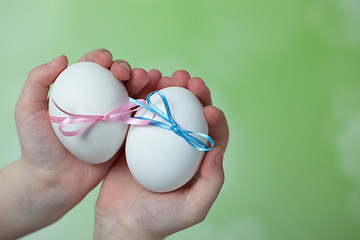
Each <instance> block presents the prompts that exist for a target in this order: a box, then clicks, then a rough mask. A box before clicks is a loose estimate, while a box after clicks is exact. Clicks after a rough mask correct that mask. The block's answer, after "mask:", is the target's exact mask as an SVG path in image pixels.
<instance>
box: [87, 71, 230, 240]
mask: <svg viewBox="0 0 360 240" xmlns="http://www.w3.org/2000/svg"><path fill="white" fill-rule="evenodd" d="M148 75H149V82H148V83H145V82H144V83H143V85H144V88H143V90H141V91H140V92H139V93H138V95H137V96H138V97H142V98H144V97H146V95H147V94H148V93H149V92H151V91H153V90H159V89H162V88H165V87H169V86H180V87H184V88H187V89H189V90H190V91H192V92H193V93H194V94H195V95H196V96H197V97H198V98H199V100H200V101H201V102H202V104H203V105H204V106H205V107H204V109H203V111H204V115H205V118H206V120H207V122H208V124H209V133H210V136H211V137H212V138H213V139H214V142H215V147H214V148H213V149H212V150H211V151H209V152H207V153H206V155H205V157H204V160H203V163H202V165H201V167H200V169H199V172H198V173H197V174H196V176H195V177H194V179H192V181H190V182H189V183H188V184H187V185H186V186H184V187H182V188H180V189H178V190H176V191H173V192H170V193H161V194H160V193H153V192H150V191H148V190H146V189H144V188H143V187H142V186H140V185H139V184H138V183H137V182H136V181H135V179H134V178H133V177H132V175H131V173H130V171H129V169H128V167H127V164H126V159H125V154H124V153H121V155H120V157H119V160H118V161H117V162H116V163H115V165H114V167H113V168H111V170H110V171H109V173H108V174H107V176H106V177H105V180H104V182H103V184H102V186H101V190H100V193H99V197H98V201H97V204H96V209H95V229H94V239H134V240H135V239H163V238H165V237H166V236H168V235H171V234H173V233H175V232H177V231H180V230H182V229H185V228H187V227H190V226H192V225H194V224H197V223H199V222H201V221H202V220H204V219H205V217H206V215H207V213H208V212H209V210H210V208H211V206H212V204H213V203H214V201H215V199H216V197H217V196H218V194H219V192H220V190H221V187H222V185H223V183H224V170H223V165H222V161H223V153H224V151H225V149H226V146H227V143H228V136H229V132H228V125H227V122H226V118H225V116H224V114H223V113H222V112H221V111H220V110H219V109H217V108H215V107H213V106H211V97H210V91H209V89H208V88H207V87H206V85H205V83H204V81H203V80H202V79H200V78H197V77H194V78H191V77H190V75H189V73H188V72H186V71H182V70H181V71H176V72H174V74H173V75H172V77H171V78H169V77H163V78H162V77H161V73H160V72H159V71H157V70H150V71H149V74H148ZM114 189H116V191H114Z"/></svg>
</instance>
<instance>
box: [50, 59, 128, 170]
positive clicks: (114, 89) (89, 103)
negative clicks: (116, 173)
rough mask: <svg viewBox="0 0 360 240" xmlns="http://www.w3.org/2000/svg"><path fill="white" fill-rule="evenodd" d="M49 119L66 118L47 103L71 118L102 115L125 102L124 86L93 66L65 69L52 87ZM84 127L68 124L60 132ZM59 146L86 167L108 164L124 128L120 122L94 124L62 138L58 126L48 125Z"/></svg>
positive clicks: (123, 132)
mask: <svg viewBox="0 0 360 240" xmlns="http://www.w3.org/2000/svg"><path fill="white" fill-rule="evenodd" d="M49 98H50V101H49V115H50V116H56V117H64V116H65V117H66V116H67V115H66V114H64V113H63V112H61V111H60V110H59V109H58V108H57V107H56V106H55V105H54V103H53V102H52V101H51V100H52V99H53V100H54V101H55V102H56V104H58V106H60V107H61V108H62V109H64V110H66V111H67V112H70V113H73V114H83V115H91V114H94V115H97V114H106V113H108V112H110V111H111V110H114V109H115V108H117V107H119V106H120V105H122V104H124V103H126V102H128V99H129V96H128V93H127V91H126V88H125V87H124V85H123V84H122V83H121V82H120V81H119V80H117V79H116V78H115V77H114V76H113V75H112V73H111V71H110V70H108V69H106V68H103V67H101V66H100V65H98V64H96V63H93V62H80V63H76V64H73V65H71V66H70V67H68V68H66V69H65V70H64V71H63V72H62V73H61V74H60V75H59V76H58V78H57V79H56V81H55V83H54V84H53V86H52V89H51V93H50V96H49ZM85 125H86V124H85V123H76V124H68V125H67V126H66V128H65V129H64V130H66V131H75V130H78V129H80V128H81V127H83V126H85ZM52 127H53V129H54V131H55V134H56V135H57V137H58V138H59V140H60V142H61V143H62V144H63V145H64V146H65V148H66V149H68V150H69V151H70V152H71V153H72V154H73V155H75V156H76V157H78V158H79V159H81V160H83V161H85V162H88V163H93V164H96V163H102V162H105V161H107V160H109V159H110V158H111V157H112V156H114V154H115V153H116V152H117V151H118V150H119V148H120V147H121V145H122V143H123V141H124V139H125V135H126V132H127V129H128V125H127V124H125V123H121V122H105V121H103V122H98V123H95V124H94V125H93V126H91V127H90V128H88V129H87V130H86V131H85V132H83V133H80V134H79V135H76V136H70V137H69V136H64V135H63V134H62V133H61V132H60V131H59V123H52Z"/></svg>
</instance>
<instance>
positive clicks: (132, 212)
mask: <svg viewBox="0 0 360 240" xmlns="http://www.w3.org/2000/svg"><path fill="white" fill-rule="evenodd" d="M79 61H92V62H95V63H98V64H99V65H101V66H103V67H105V68H108V69H110V70H111V71H112V73H113V75H114V76H115V77H116V78H117V79H118V80H119V81H123V83H124V85H125V86H126V88H127V90H128V92H129V95H130V96H131V97H133V98H144V97H145V96H146V95H147V93H149V92H150V91H153V90H155V89H161V88H163V87H166V86H170V85H172V86H184V87H187V88H188V89H189V90H191V91H192V92H193V93H194V94H195V95H196V96H197V97H198V98H199V99H200V101H201V102H202V103H203V104H204V106H206V107H205V108H204V114H205V117H206V119H207V121H208V123H209V130H210V136H211V137H212V138H213V139H214V140H215V148H214V149H213V150H211V151H209V152H208V153H207V154H206V156H205V158H204V161H203V164H202V166H201V168H200V170H199V173H198V174H197V176H196V178H194V179H193V180H192V181H191V182H190V183H189V184H188V185H187V186H186V187H183V188H182V189H180V190H178V191H175V192H172V193H168V194H162V195H159V194H153V193H151V192H148V191H146V190H145V189H143V188H142V187H140V186H139V185H138V184H137V183H136V182H135V181H134V179H133V178H132V176H131V175H130V174H129V171H128V169H127V166H126V161H125V159H124V153H123V150H122V149H121V150H120V151H119V152H118V153H117V154H116V155H115V156H114V157H113V158H112V159H111V160H109V161H107V162H105V163H103V164H97V165H92V164H87V163H85V162H82V161H81V160H79V159H77V158H76V157H74V156H73V155H72V154H71V153H69V152H68V151H67V150H66V149H65V148H64V147H63V146H62V144H61V143H60V142H59V140H58V139H57V137H56V135H55V134H54V132H53V130H52V127H51V124H50V122H49V118H48V104H47V94H48V91H49V87H50V85H51V84H52V83H53V82H54V81H55V79H56V77H57V76H58V75H59V74H60V73H61V72H62V71H63V70H64V69H65V68H66V67H67V64H68V60H67V58H66V57H65V56H59V57H57V58H55V59H54V60H52V61H51V62H49V63H46V64H43V65H41V66H39V67H37V68H35V69H33V70H32V71H31V72H30V73H29V75H28V77H27V79H26V81H25V83H24V86H23V89H22V92H21V94H20V97H19V100H18V102H17V104H16V107H15V120H16V126H17V130H18V136H19V142H20V145H21V157H20V158H19V159H18V160H16V161H14V162H13V163H11V164H9V165H8V166H6V167H4V168H3V169H1V170H0V192H1V195H0V212H1V214H0V239H14V238H19V237H21V236H24V235H26V234H29V233H31V232H34V231H36V230H38V229H40V228H43V227H45V226H48V225H49V224H51V223H53V222H55V221H57V220H58V219H60V218H61V217H62V216H63V215H64V214H65V213H67V212H68V211H69V210H70V209H71V208H73V207H74V206H75V205H76V204H78V203H79V202H80V201H81V200H82V199H83V198H84V197H85V196H86V194H87V193H88V192H89V191H91V190H92V189H93V188H94V187H95V186H96V185H97V184H99V182H100V181H101V180H103V179H104V177H105V176H106V178H105V181H104V183H103V186H102V188H101V191H100V195H99V199H98V202H97V205H96V210H95V212H96V223H95V228H94V239H111V238H117V239H121V238H124V239H125V238H126V239H161V238H163V237H165V236H167V235H169V234H172V233H174V232H176V231H179V230H181V229H183V228H186V227H188V226H191V225H193V224H195V223H197V222H200V221H201V220H202V219H204V217H205V216H206V214H207V212H208V211H209V209H210V207H211V205H212V203H213V201H214V200H215V199H216V196H217V195H218V193H219V191H220V189H221V186H222V184H223V181H224V173H223V169H222V154H223V152H224V151H225V149H226V145H227V141H228V130H227V129H228V128H227V123H226V119H225V117H224V115H223V113H222V112H221V111H220V110H218V109H216V108H214V107H212V106H210V105H211V98H210V92H209V90H208V89H207V87H206V86H205V84H204V82H203V81H202V80H201V79H199V78H190V76H189V75H188V73H187V72H185V71H177V72H175V73H174V75H173V76H172V78H166V77H163V78H162V76H161V73H160V72H159V71H158V70H150V71H149V72H148V73H147V72H146V71H145V70H143V69H140V68H134V69H131V67H130V65H129V63H128V62H126V61H124V60H115V61H113V59H112V56H111V54H110V52H108V51H107V50H105V49H97V50H94V51H91V52H88V53H86V54H85V55H84V56H82V57H81V58H80V59H79ZM118 175H120V176H118ZM114 189H116V191H114ZM139 198H142V199H139ZM151 203H152V204H151ZM155 203H158V204H155ZM160 203H161V204H160ZM182 211H183V214H181V213H182ZM185 213H187V214H185ZM179 216H180V217H179ZM154 220H156V221H154ZM156 222H157V224H156ZM165 223H166V224H165Z"/></svg>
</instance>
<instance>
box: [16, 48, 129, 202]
mask: <svg viewBox="0 0 360 240" xmlns="http://www.w3.org/2000/svg"><path fill="white" fill-rule="evenodd" d="M103 53H104V51H103V50H95V51H91V52H89V53H87V54H85V55H84V56H83V57H82V58H81V59H80V60H79V61H93V62H96V63H98V64H100V65H102V66H103V67H106V68H109V69H110V68H111V67H113V61H112V58H111V57H110V55H107V54H103ZM66 66H67V59H66V57H65V56H62V57H60V59H59V60H58V62H57V64H56V66H52V67H51V68H49V67H46V65H43V66H40V67H38V68H37V69H34V70H33V71H32V72H31V73H30V74H29V77H28V79H27V81H26V82H25V84H24V88H23V91H22V93H21V95H20V98H19V101H18V103H17V106H16V110H15V114H16V124H17V128H18V129H19V132H18V134H19V139H20V143H21V149H22V156H23V157H22V160H24V161H26V162H27V165H28V166H30V167H31V171H34V172H35V173H36V174H34V176H37V177H38V178H40V179H41V180H42V181H44V180H45V181H46V182H47V183H49V184H51V186H53V187H55V189H56V190H57V191H58V192H60V193H61V194H62V195H64V197H66V198H67V199H71V201H72V202H73V203H74V204H76V203H77V202H79V201H80V200H81V199H82V198H83V197H84V196H85V195H86V194H87V193H88V192H89V191H90V190H91V189H93V188H94V187H95V186H96V185H97V184H98V183H99V182H100V181H101V180H102V179H103V178H104V176H105V175H106V173H107V171H108V170H109V168H110V167H111V165H112V164H113V159H115V158H117V157H114V158H113V159H112V160H110V161H108V162H105V163H103V164H97V165H93V164H88V163H85V162H83V161H81V160H79V159H77V158H76V157H75V156H73V155H72V154H71V153H70V152H69V151H67V150H66V149H65V148H64V147H63V145H62V144H61V143H60V142H59V140H58V138H57V137H56V135H55V133H54V131H53V130H52V126H51V123H50V122H49V113H48V107H47V100H46V97H47V92H48V89H49V87H48V86H50V84H51V83H52V82H53V81H54V80H55V78H56V77H57V75H58V74H59V73H60V72H61V71H62V70H63V69H64V68H65V67H66ZM124 71H127V72H128V74H129V70H126V69H125V70H124V69H121V68H120V69H118V74H119V72H120V77H119V76H118V78H120V79H119V80H124V79H121V78H123V77H124V76H121V74H122V75H124ZM125 75H126V73H125ZM125 78H126V76H125ZM127 79H128V78H127Z"/></svg>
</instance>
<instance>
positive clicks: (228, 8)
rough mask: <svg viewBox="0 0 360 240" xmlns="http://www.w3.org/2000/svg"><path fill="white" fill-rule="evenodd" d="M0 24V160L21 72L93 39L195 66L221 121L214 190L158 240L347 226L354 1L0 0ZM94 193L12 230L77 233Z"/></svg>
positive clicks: (10, 148) (275, 237)
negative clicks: (185, 223)
mask: <svg viewBox="0 0 360 240" xmlns="http://www.w3.org/2000/svg"><path fill="white" fill-rule="evenodd" d="M0 30H1V38H0V53H1V56H0V59H1V64H0V74H1V77H0V87H1V90H2V93H1V94H0V99H1V100H0V106H1V107H0V109H1V124H0V128H1V130H0V132H1V135H0V141H1V143H0V152H1V153H2V157H1V159H0V167H3V166H5V165H6V164H8V163H9V162H11V161H14V160H15V159H17V158H18V157H19V156H20V147H19V144H18V140H17V135H16V128H15V123H14V117H13V109H14V106H15V103H16V101H17V97H18V95H19V92H20V90H21V87H22V84H23V82H24V80H25V78H26V76H27V73H28V72H29V71H30V70H31V69H32V68H34V67H36V66H37V65H40V64H42V63H44V62H47V61H49V60H51V59H52V58H54V57H56V56H58V55H60V54H66V55H67V56H68V57H69V59H70V63H74V62H75V61H76V59H77V58H79V57H80V56H81V55H82V54H83V53H85V52H87V51H89V50H92V49H95V48H107V49H109V50H110V51H111V52H112V53H113V55H114V57H115V58H123V59H126V60H128V61H129V62H130V63H131V65H132V67H143V68H145V69H146V70H150V69H151V68H158V69H161V70H162V72H163V73H164V75H170V74H172V72H173V71H175V70H177V69H186V70H188V71H189V72H190V73H191V75H193V76H200V77H202V78H203V79H204V80H205V82H206V83H207V85H208V86H209V88H210V89H211V91H212V96H213V102H214V105H216V106H218V107H220V108H221V109H223V111H224V112H225V113H226V116H227V118H228V121H229V124H230V133H231V134H230V143H229V148H228V151H227V152H226V155H225V171H226V183H225V185H224V188H223V190H222V192H221V194H220V196H219V198H218V200H217V201H216V202H215V204H214V206H213V208H212V210H211V211H210V213H209V215H208V217H207V219H206V220H205V221H204V222H203V223H201V224H199V225H196V226H194V227H192V228H190V229H187V230H185V231H182V232H180V233H177V234H175V235H173V236H171V237H169V238H168V239H172V240H176V239H210V240H215V239H221V240H224V239H226V240H228V239H244V240H285V239H286V240H287V239H292V240H296V239H326V240H330V239H334V240H335V239H347V240H352V239H354V240H355V239H360V1H359V0H297V1H296V0H294V1H288V0H273V1H259V0H222V1H212V0H182V1H172V0H103V1H88V0H87V1H85V0H77V1H71V0H62V1H49V0H34V1H25V0H24V1H4V0H1V1H0ZM97 192H98V188H97V189H95V190H94V191H92V192H91V193H90V194H89V195H88V197H87V198H85V199H84V200H83V201H82V202H81V203H80V204H79V205H78V206H77V207H76V208H74V209H73V210H72V211H71V212H69V213H68V214H67V215H66V216H65V217H63V218H62V219H61V220H60V221H59V222H57V223H55V224H53V225H51V226H49V227H47V228H45V229H43V230H41V231H38V232H36V233H33V234H31V235H29V236H26V237H24V238H23V239H25V240H35V239H36V240H42V239H53V240H57V239H59V240H60V239H61V240H62V239H91V237H92V228H93V220H94V217H93V208H94V204H95V201H96V197H97ZM0 194H1V193H0ZM0 214H1V213H0Z"/></svg>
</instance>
